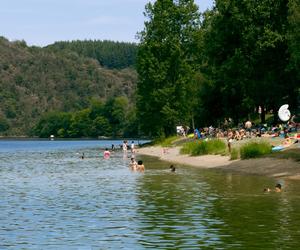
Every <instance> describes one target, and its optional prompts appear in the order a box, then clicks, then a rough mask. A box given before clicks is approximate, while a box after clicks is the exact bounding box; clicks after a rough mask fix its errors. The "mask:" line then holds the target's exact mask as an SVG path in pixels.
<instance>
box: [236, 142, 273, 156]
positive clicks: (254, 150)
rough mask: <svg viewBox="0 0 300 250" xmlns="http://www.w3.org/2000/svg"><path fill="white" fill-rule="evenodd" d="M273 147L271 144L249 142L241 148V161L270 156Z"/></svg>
mask: <svg viewBox="0 0 300 250" xmlns="http://www.w3.org/2000/svg"><path fill="white" fill-rule="evenodd" d="M271 152H272V147H271V145H270V143H268V142H265V141H262V142H249V143H246V144H244V145H242V146H241V148H240V155H241V159H243V160H244V159H250V158H257V157H260V156H263V155H267V154H270V153H271Z"/></svg>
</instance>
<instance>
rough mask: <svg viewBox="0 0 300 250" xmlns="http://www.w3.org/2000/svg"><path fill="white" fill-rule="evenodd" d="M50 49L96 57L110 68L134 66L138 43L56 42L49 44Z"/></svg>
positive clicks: (105, 41) (101, 63)
mask: <svg viewBox="0 0 300 250" xmlns="http://www.w3.org/2000/svg"><path fill="white" fill-rule="evenodd" d="M47 49H49V50H50V51H66V52H67V51H73V52H76V53H77V54H78V55H80V56H84V57H88V58H93V59H96V60H97V61H98V62H99V64H100V65H102V66H104V67H107V68H109V69H124V68H128V67H134V65H135V63H136V54H137V45H136V44H134V43H125V42H113V41H107V40H104V41H100V40H94V41H93V40H85V41H79V40H77V41H71V42H56V43H54V44H52V45H49V46H47Z"/></svg>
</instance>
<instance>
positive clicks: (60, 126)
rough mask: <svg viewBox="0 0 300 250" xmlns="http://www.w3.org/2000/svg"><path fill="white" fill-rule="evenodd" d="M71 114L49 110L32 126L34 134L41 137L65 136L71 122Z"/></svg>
mask: <svg viewBox="0 0 300 250" xmlns="http://www.w3.org/2000/svg"><path fill="white" fill-rule="evenodd" d="M71 117H72V116H71V114H68V113H65V112H50V113H46V114H44V115H43V116H42V117H41V119H40V120H39V122H38V123H37V125H36V126H35V128H34V134H36V135H38V136H39V137H42V138H49V137H50V135H54V136H56V137H67V131H68V130H69V126H70V123H71Z"/></svg>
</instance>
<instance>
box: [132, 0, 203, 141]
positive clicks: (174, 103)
mask: <svg viewBox="0 0 300 250" xmlns="http://www.w3.org/2000/svg"><path fill="white" fill-rule="evenodd" d="M145 16H146V17H147V18H148V20H147V21H146V22H145V28H144V30H143V31H142V32H141V33H140V46H139V50H138V58H137V71H138V74H139V82H138V86H137V94H138V98H137V100H138V101H137V109H138V115H139V121H140V125H141V128H142V130H143V131H144V132H146V133H147V134H151V135H153V136H168V135H170V134H173V133H175V126H176V125H177V124H187V123H189V122H190V120H191V117H190V114H191V113H190V112H189V109H190V108H191V106H190V103H191V102H190V101H191V100H190V87H191V85H190V83H191V82H193V81H194V74H195V65H194V63H195V60H194V57H195V54H194V53H193V45H194V44H195V39H194V38H195V37H194V35H195V33H196V31H197V30H198V28H199V14H198V8H197V6H196V5H195V4H194V1H193V0H178V1H172V0H157V1H156V2H155V3H153V4H152V3H148V4H147V5H146V11H145Z"/></svg>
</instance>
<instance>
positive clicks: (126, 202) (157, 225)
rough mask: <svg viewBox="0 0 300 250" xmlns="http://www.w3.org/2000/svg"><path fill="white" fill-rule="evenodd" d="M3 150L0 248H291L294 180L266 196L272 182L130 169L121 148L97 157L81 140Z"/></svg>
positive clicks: (150, 162)
mask: <svg viewBox="0 0 300 250" xmlns="http://www.w3.org/2000/svg"><path fill="white" fill-rule="evenodd" d="M48 143H51V142H48ZM76 143H77V142H76ZM97 143H99V142H97ZM10 145H11V144H10ZM0 147H1V143H0ZM14 147H15V148H17V147H16V146H15V145H14V146H12V148H14ZM8 148H10V146H7V145H6V146H5V148H4V147H3V145H2V148H0V158H1V163H0V183H1V185H0V194H1V199H0V211H1V215H0V249H117V248H121V249H299V247H300V243H299V236H300V231H299V226H298V221H299V219H300V213H299V211H300V199H299V196H298V193H299V187H300V185H299V183H298V182H292V181H289V182H287V181H285V182H283V180H279V181H281V182H282V184H283V185H284V191H283V192H282V193H267V194H265V193H263V192H262V190H263V188H264V187H266V186H274V185H275V184H276V182H275V180H271V179H268V178H264V177H255V176H240V175H231V174H227V173H226V174H225V173H221V172H218V171H213V170H206V171H205V170H199V169H195V168H190V167H184V166H178V165H177V171H176V173H172V172H170V170H169V165H168V164H167V163H163V162H159V161H157V160H155V159H153V158H147V157H143V160H144V163H145V166H146V172H145V173H144V174H141V173H133V172H131V171H130V170H129V169H128V164H129V159H128V158H126V157H125V158H124V157H123V154H122V153H121V152H115V153H113V154H112V157H111V158H110V159H109V160H104V159H103V158H102V153H103V152H101V151H100V150H99V147H98V146H97V144H94V145H91V144H88V145H87V144H86V142H81V143H80V146H78V144H76V145H75V144H72V142H68V143H65V144H64V145H63V146H61V147H59V148H56V147H54V148H53V144H52V145H51V144H49V146H48V147H47V146H45V145H44V147H42V149H41V147H40V150H37V145H36V144H35V142H30V143H29V144H27V146H26V147H25V148H24V147H23V148H22V150H8ZM82 152H84V153H85V156H86V158H85V159H84V160H82V159H80V154H81V153H82Z"/></svg>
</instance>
